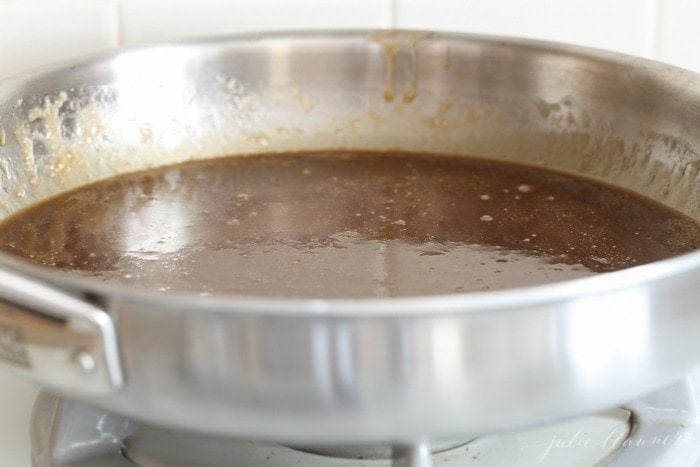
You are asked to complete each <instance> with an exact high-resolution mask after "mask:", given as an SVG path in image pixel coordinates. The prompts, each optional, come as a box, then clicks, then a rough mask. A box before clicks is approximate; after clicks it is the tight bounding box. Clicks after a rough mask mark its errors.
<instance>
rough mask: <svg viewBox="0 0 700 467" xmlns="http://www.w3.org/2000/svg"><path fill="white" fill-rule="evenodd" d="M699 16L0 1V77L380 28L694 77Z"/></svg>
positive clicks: (649, 1) (550, 3)
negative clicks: (611, 54) (568, 46)
mask: <svg viewBox="0 0 700 467" xmlns="http://www.w3.org/2000/svg"><path fill="white" fill-rule="evenodd" d="M698 20H700V1H698V0H567V1H560V0H437V1H436V0H0V77H2V76H5V75H9V74H12V73H14V72H17V71H19V70H22V69H25V68H29V67H33V66H36V65H41V64H45V63H50V62H53V61H57V60H61V59H65V58H69V57H74V56H77V55H83V54H86V53H91V52H95V51H99V50H103V49H106V48H109V47H112V46H114V45H131V44H139V43H145V42H154V41H165V40H171V39H178V38H184V37H195V36H206V35H215V34H225V33H232V32H246V31H257V30H279V29H307V28H315V29H323V28H369V29H373V28H387V27H401V28H417V29H437V30H451V31H464V32H475V33H486V34H503V35H510V36H522V37H531V38H539V39H547V40H554V41H560V42H570V43H574V44H582V45H588V46H593V47H599V48H604V49H611V50H617V51H621V52H626V53H631V54H635V55H641V56H647V57H653V58H658V59H660V60H662V61H667V62H670V63H674V64H676V65H680V66H684V67H687V68H691V69H695V70H697V71H700V53H699V52H697V51H698V50H700V28H698V27H697V21H698Z"/></svg>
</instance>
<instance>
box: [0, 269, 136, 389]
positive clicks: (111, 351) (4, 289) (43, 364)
mask: <svg viewBox="0 0 700 467" xmlns="http://www.w3.org/2000/svg"><path fill="white" fill-rule="evenodd" d="M6 266H7V265H2V266H1V267H0V366H4V367H7V368H10V369H12V370H14V371H15V372H18V373H20V374H22V375H25V376H26V377H28V378H30V379H32V380H34V381H35V382H37V383H39V384H41V385H42V386H45V387H48V388H52V389H55V390H58V391H62V390H63V391H70V392H71V393H72V394H85V395H91V394H105V393H110V392H113V391H116V390H118V389H119V388H121V387H122V386H123V384H124V378H123V374H122V370H121V366H120V362H119V352H118V347H117V336H116V332H115V328H114V323H113V322H112V319H111V317H110V316H109V315H108V314H107V312H105V311H104V310H103V309H101V308H100V307H99V306H97V305H94V304H92V303H90V302H89V301H87V300H82V299H80V298H78V297H77V296H75V295H72V294H70V293H68V292H66V291H63V290H61V289H59V288H57V287H54V286H52V285H49V284H46V283H44V282H42V281H40V280H35V279H33V278H31V277H30V276H27V275H25V274H24V273H19V272H15V271H13V270H12V268H7V267H6Z"/></svg>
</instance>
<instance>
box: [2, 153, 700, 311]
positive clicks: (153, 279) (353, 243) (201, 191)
mask: <svg viewBox="0 0 700 467" xmlns="http://www.w3.org/2000/svg"><path fill="white" fill-rule="evenodd" d="M699 245H700V228H699V226H698V225H697V223H695V222H694V221H693V220H691V219H689V218H687V217H684V216H682V215H681V214H679V213H676V212H673V211H671V210H669V209H667V208H665V207H662V206H661V205H659V204H656V203H654V202H651V201H649V200H646V199H643V198H641V197H639V196H637V195H634V194H632V193H627V192H624V191H620V190H617V189H613V188H611V187H608V186H605V185H601V184H597V183H594V182H591V181H588V180H582V179H577V178H572V177H570V176H565V175H561V174H557V173H553V172H549V171H545V170H542V169H537V168H530V167H525V166H519V165H513V164H507V163H502V162H491V161H485V160H479V159H472V158H466V157H455V156H440V155H430V154H405V153H363V152H329V153H300V154H281V155H256V156H237V157H226V158H220V159H213V160H207V161H196V162H188V163H183V164H179V165H175V166H169V167H161V168H157V169H152V170H148V171H143V172H138V173H132V174H126V175H122V176H119V177H116V178H112V179H109V180H105V181H102V182H99V183H96V184H93V185H90V186H86V187H84V188H81V189H79V190H76V191H73V192H70V193H66V194H63V195H61V196H59V197H57V198H53V199H51V200H48V201H46V202H44V203H41V204H38V205H36V206H33V207H31V208H30V209H28V210H25V211H23V212H21V213H19V214H18V215H16V216H14V217H12V218H10V219H8V220H6V221H5V222H4V223H2V224H1V225H0V248H1V249H3V250H5V251H8V252H11V253H13V254H16V255H19V256H22V257H25V258H27V259H29V260H31V261H33V262H35V263H38V264H41V265H45V266H50V267H54V268H59V269H62V270H65V271H67V272H69V273H70V274H76V275H80V276H88V277H92V278H95V279H97V280H101V281H107V282H117V283H121V284H127V285H130V286H131V285H133V286H134V287H140V288H144V289H148V290H152V291H160V292H167V291H170V290H175V291H194V292H197V293H200V294H201V295H210V294H221V293H227V294H244V295H263V296H281V297H319V298H320V297H386V296H412V295H422V294H438V293H454V292H467V291H479V290H493V289H503V288H509V287H518V286H525V285H532V284H540V283H546V282H553V281H558V280H564V279H570V278H575V277H582V276H587V275H591V274H594V273H599V272H606V271H613V270H616V269H621V268H625V267H629V266H635V265H638V264H643V263H647V262H651V261H655V260H659V259H662V258H666V257H670V256H674V255H678V254H680V253H683V252H687V251H690V250H694V249H696V248H697V247H698V246H699Z"/></svg>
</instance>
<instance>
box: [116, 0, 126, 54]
mask: <svg viewBox="0 0 700 467" xmlns="http://www.w3.org/2000/svg"><path fill="white" fill-rule="evenodd" d="M114 25H115V36H116V37H115V38H116V41H117V47H121V46H123V45H124V19H123V17H122V5H121V2H120V1H119V0H114Z"/></svg>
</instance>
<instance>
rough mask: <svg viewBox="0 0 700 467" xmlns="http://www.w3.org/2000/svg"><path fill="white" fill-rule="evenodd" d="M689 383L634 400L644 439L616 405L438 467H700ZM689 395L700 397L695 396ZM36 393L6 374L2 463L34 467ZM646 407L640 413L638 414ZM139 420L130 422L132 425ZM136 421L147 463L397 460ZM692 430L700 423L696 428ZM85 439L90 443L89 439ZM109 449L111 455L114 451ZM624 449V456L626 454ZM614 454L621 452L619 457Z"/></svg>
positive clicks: (66, 411)
mask: <svg viewBox="0 0 700 467" xmlns="http://www.w3.org/2000/svg"><path fill="white" fill-rule="evenodd" d="M694 378H695V384H696V385H697V382H698V381H700V370H699V371H698V372H696V374H695V375H694ZM691 384H692V383H691ZM689 387H690V386H688V384H686V383H680V384H678V385H676V386H674V387H672V388H671V389H669V390H664V391H660V392H659V393H656V394H654V395H652V396H650V397H647V398H644V399H643V400H640V401H637V402H635V403H633V404H631V405H630V407H631V409H632V410H634V411H635V414H636V415H637V416H638V417H639V418H640V420H641V422H642V423H641V424H640V427H637V428H636V430H635V432H636V433H637V435H636V437H631V438H630V437H629V435H630V412H629V411H628V410H626V409H619V408H615V409H611V410H608V411H605V412H602V413H599V414H594V415H590V416H585V417H580V418H577V419H573V420H568V421H565V422H561V423H557V424H554V425H551V426H547V427H541V428H536V429H531V430H527V431H521V432H517V433H511V434H502V435H494V436H485V437H481V438H478V439H476V440H474V441H472V442H470V443H468V444H464V445H460V446H456V447H453V448H450V449H448V450H446V451H444V452H441V453H439V454H435V455H434V456H433V465H434V466H435V467H466V466H488V467H494V466H495V467H500V466H509V467H510V466H515V467H518V466H523V467H524V466H533V465H537V466H540V467H549V466H552V467H554V466H557V467H558V466H561V465H567V466H570V467H587V466H591V465H597V464H599V463H601V462H604V460H609V459H611V458H612V459H613V460H614V461H616V462H615V463H614V464H611V466H612V465H615V466H616V467H632V466H634V467H636V466H638V465H645V466H652V465H653V466H655V467H666V466H669V467H686V466H687V467H692V466H693V465H695V466H700V462H698V455H700V429H699V428H698V427H700V415H699V414H700V412H698V410H697V405H698V402H700V397H698V396H700V394H698V392H697V391H692V390H689ZM697 387H700V386H697ZM689 395H690V396H692V397H691V398H690V399H689V398H688V396H689ZM36 396H37V389H36V388H34V387H33V386H31V385H30V384H28V383H25V382H24V381H22V380H19V379H17V378H16V377H14V376H13V375H7V374H4V373H0V413H2V414H3V415H4V417H3V418H2V419H0V436H2V438H0V439H2V440H3V441H2V444H1V445H0V446H1V448H0V465H2V466H5V465H7V466H13V467H29V466H31V462H30V445H29V421H30V413H31V407H32V404H33V403H34V401H35V398H36ZM43 397H45V396H43ZM52 399H55V398H52ZM49 406H50V404H49ZM638 409H639V410H640V411H637V410H638ZM39 413H44V414H45V415H44V419H45V420H51V419H52V417H50V416H46V414H47V411H43V412H42V411H39ZM61 413H62V414H63V415H62V418H63V419H64V421H63V422H62V423H63V425H67V426H73V423H74V422H75V420H80V421H82V420H87V425H90V417H93V418H92V419H93V420H97V419H98V418H99V419H100V421H101V422H103V421H104V416H103V414H102V413H101V412H97V411H94V410H92V409H89V408H87V409H86V408H84V406H81V405H79V404H75V403H71V402H65V403H64V405H63V406H62V410H61ZM71 413H74V414H77V416H75V417H73V416H72V415H70V414H71ZM86 413H87V416H86V415H85V414H86ZM91 413H92V414H93V415H91ZM640 414H641V416H640ZM48 415H51V414H48ZM71 417H73V418H71ZM117 418H119V417H117ZM39 419H41V417H39ZM131 423H132V422H128V424H129V425H131ZM47 425H48V423H47ZM63 425H62V426H63ZM82 425H83V424H82V423H81V426H82ZM116 425H119V423H116ZM122 425H123V424H122ZM41 426H45V425H44V424H42V425H41ZM136 426H137V427H138V428H137V430H136V435H133V436H130V437H128V438H125V439H126V441H125V442H124V443H123V444H124V445H125V446H126V449H125V450H126V452H128V453H129V455H130V457H131V458H132V459H133V460H136V461H138V465H141V466H143V467H149V466H154V465H158V466H163V465H167V466H168V467H185V466H187V467H194V466H199V465H202V464H203V461H202V459H206V460H207V462H208V463H207V465H218V466H224V465H227V466H233V467H243V466H246V467H247V466H254V467H263V466H266V467H283V466H284V467H286V466H288V465H303V466H305V467H356V466H362V467H389V466H390V465H392V464H391V461H389V460H370V459H363V460H360V461H358V460H357V459H344V458H330V457H323V456H318V455H314V454H309V453H306V452H302V451H301V450H298V449H292V448H289V447H286V446H281V445H278V444H271V443H254V442H252V441H239V440H230V439H227V438H217V437H211V436H204V435H196V434H195V435H193V434H183V433H179V432H177V431H173V430H166V429H161V428H157V427H149V426H145V425H138V424H136ZM688 427H695V428H694V429H691V430H688V429H687V428H688ZM52 430H53V431H52ZM47 431H50V432H51V433H53V434H56V433H58V434H57V435H56V436H55V437H56V438H58V439H64V443H67V444H71V443H73V444H75V443H74V441H75V440H76V439H77V438H76V435H74V434H73V432H74V431H75V430H70V433H68V434H66V432H61V430H55V429H52V428H47ZM78 431H80V430H78ZM93 431H94V430H93ZM89 432H90V430H89V429H87V430H85V433H88V435H87V436H88V437H89V436H90V435H89ZM103 435H105V433H102V432H100V433H98V438H99V437H100V436H102V438H103V439H104V438H109V436H106V437H105V436H103ZM107 435H109V433H107ZM82 436H83V435H82V434H81V435H79V437H82ZM52 437H54V436H52ZM98 438H96V439H98ZM80 439H81V440H82V438H80ZM87 441H88V442H87V443H86V444H90V442H89V441H90V440H89V439H87ZM78 444H80V443H78ZM98 444H99V443H98ZM625 446H626V447H627V448H626V449H623V450H622V451H620V448H621V447H623V448H624V447H625ZM91 449H92V450H93V451H94V450H95V449H94V448H91ZM109 449H110V448H108V449H107V451H106V452H109ZM98 450H99V449H98ZM660 450H665V451H673V450H675V453H673V454H671V455H669V454H659V452H660ZM112 451H114V449H112ZM623 451H624V453H623V454H620V452H623ZM613 453H615V454H613ZM69 455H71V456H74V457H75V452H72V453H69ZM611 455H614V456H615V457H611ZM202 456H205V457H202ZM119 458H120V459H121V461H120V462H121V463H119V465H123V463H124V462H125V461H124V460H123V458H121V457H120V456H119ZM100 459H103V457H100ZM110 459H111V458H110ZM110 459H107V464H104V465H116V464H112V463H111V462H112V461H111V460H110ZM72 462H73V461H71V462H69V463H66V464H63V463H60V464H56V465H61V467H74V466H77V465H81V466H90V467H98V465H100V466H101V465H103V464H102V463H99V464H95V461H93V462H90V461H89V460H88V461H87V463H86V462H81V463H79V464H74V463H72ZM100 462H102V461H100ZM37 467H44V466H43V465H42V466H37ZM52 467H53V465H52Z"/></svg>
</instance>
